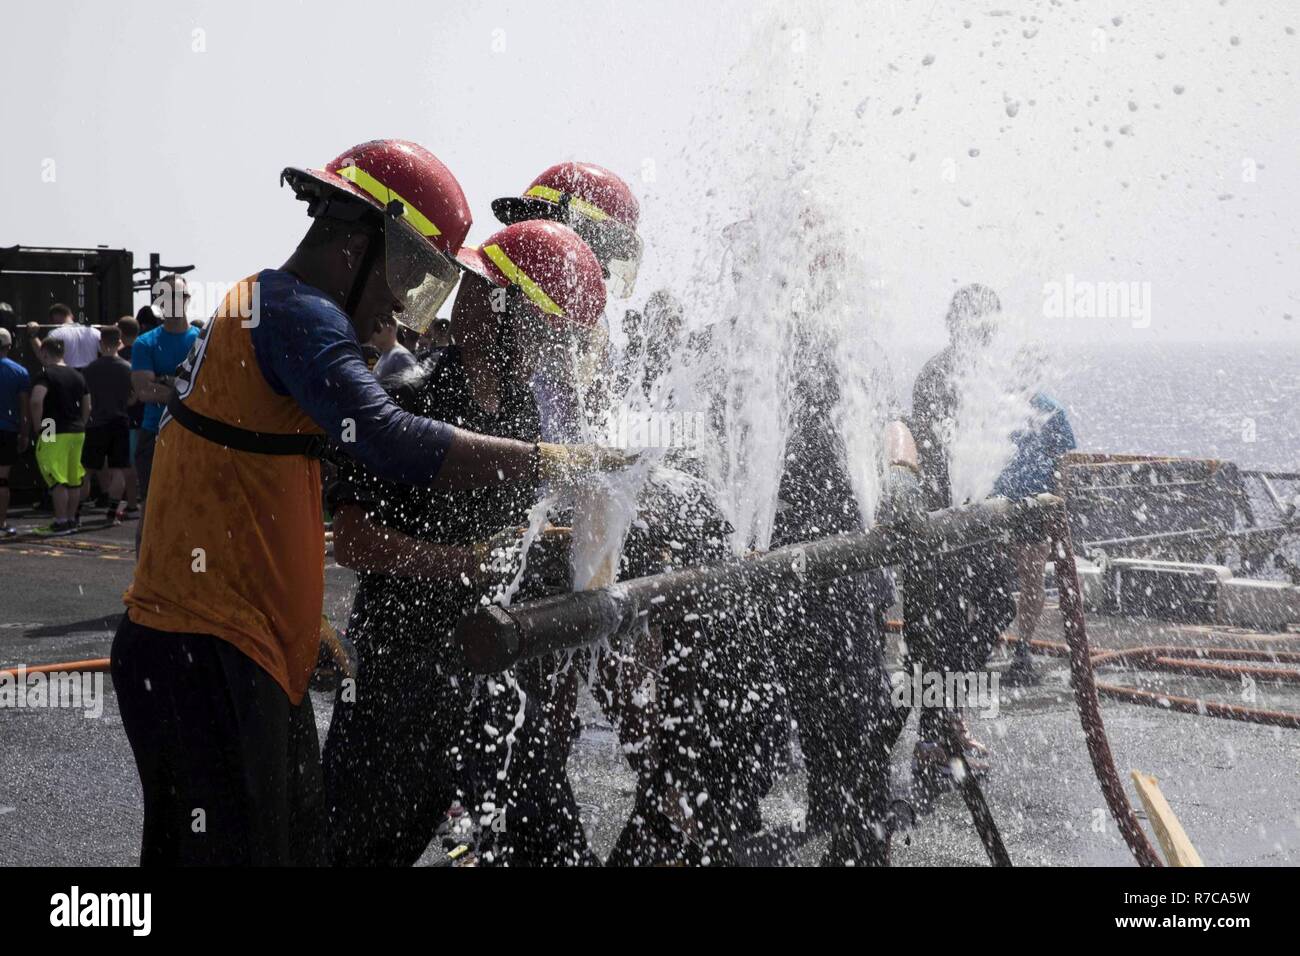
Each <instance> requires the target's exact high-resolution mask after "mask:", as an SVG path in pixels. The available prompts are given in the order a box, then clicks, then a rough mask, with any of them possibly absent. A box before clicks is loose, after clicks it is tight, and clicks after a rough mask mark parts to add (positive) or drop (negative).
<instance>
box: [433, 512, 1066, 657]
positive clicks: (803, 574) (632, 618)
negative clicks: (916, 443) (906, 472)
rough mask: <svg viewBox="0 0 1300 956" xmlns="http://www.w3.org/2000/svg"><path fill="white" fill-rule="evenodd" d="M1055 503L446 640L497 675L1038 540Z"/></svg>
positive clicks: (847, 545)
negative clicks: (841, 583)
mask: <svg viewBox="0 0 1300 956" xmlns="http://www.w3.org/2000/svg"><path fill="white" fill-rule="evenodd" d="M1054 513H1060V514H1062V515H1063V514H1064V511H1063V509H1062V501H1061V499H1060V498H1057V497H1055V496H1053V495H1038V496H1037V497H1035V498H1025V499H1023V500H1020V501H1010V500H1007V499H1005V498H1001V499H990V500H988V501H983V502H980V503H978V504H973V505H963V506H961V507H957V508H946V509H944V510H942V511H935V512H931V513H930V514H929V515H927V516H926V517H924V518H920V519H917V520H915V521H911V522H906V523H904V524H902V525H897V526H889V527H881V528H874V529H872V530H871V531H865V532H860V533H857V534H845V535H836V536H833V537H829V538H822V539H821V540H818V541H811V542H807V543H803V544H797V545H791V546H789V547H785V548H778V549H777V550H775V551H770V552H768V553H767V554H764V555H761V556H759V557H756V558H751V559H746V560H739V559H737V560H734V561H729V562H724V563H721V564H713V565H705V566H702V567H697V568H688V569H686V570H682V571H670V572H668V573H665V574H656V575H651V576H649V577H644V578H635V579H633V580H630V581H622V582H619V583H617V584H613V585H610V586H609V587H605V588H598V589H595V590H590V591H579V592H575V593H571V594H560V595H555V596H553V597H547V598H542V599H540V600H536V601H528V602H526V603H523V604H516V605H513V606H511V607H500V606H497V605H493V606H491V607H489V608H485V609H482V610H480V611H478V612H476V613H474V614H472V615H470V616H468V617H466V618H463V619H462V620H461V622H460V623H459V624H458V625H457V627H456V630H455V633H454V635H453V640H454V641H455V642H456V643H457V644H458V645H459V646H460V648H461V650H462V653H463V654H464V658H465V661H466V664H467V665H468V667H469V668H470V670H472V671H473V672H474V673H477V674H494V673H499V672H500V671H502V670H505V669H507V668H509V667H512V666H513V665H514V664H516V663H518V662H520V661H524V660H528V659H530V658H534V657H540V656H542V655H544V654H548V653H553V652H556V651H564V650H570V649H574V648H580V647H586V646H588V645H590V644H594V643H596V642H598V641H601V640H604V639H606V638H608V637H611V636H612V635H614V634H616V633H618V632H619V631H620V630H622V629H624V628H626V627H629V626H631V625H632V624H634V623H637V622H638V621H641V620H644V621H645V623H647V624H662V623H667V622H671V621H681V620H693V619H694V618H695V617H700V618H705V617H709V616H713V615H726V614H728V613H729V612H730V610H731V609H733V608H734V607H736V606H737V605H738V604H740V603H742V602H749V601H755V600H759V601H761V600H763V599H765V598H772V597H776V596H779V595H781V594H782V593H784V592H787V591H789V590H792V589H793V590H799V591H803V590H806V589H808V588H811V587H816V586H817V585H821V584H826V583H828V582H831V581H834V580H836V579H838V578H843V577H849V576H851V575H855V574H861V573H863V572H866V571H869V570H872V569H874V568H880V567H885V566H887V565H891V564H897V563H900V562H901V561H903V560H905V559H907V558H909V557H911V556H912V555H913V554H915V553H916V552H918V551H929V552H934V551H944V550H952V549H955V548H959V547H964V546H969V545H972V544H975V543H978V542H979V541H982V540H987V539H988V538H990V537H994V536H997V535H1002V534H1012V533H1014V534H1015V535H1016V536H1017V537H1019V536H1023V537H1024V538H1025V540H1042V539H1043V538H1045V537H1046V536H1047V532H1046V528H1047V522H1048V518H1049V516H1050V515H1051V514H1054Z"/></svg>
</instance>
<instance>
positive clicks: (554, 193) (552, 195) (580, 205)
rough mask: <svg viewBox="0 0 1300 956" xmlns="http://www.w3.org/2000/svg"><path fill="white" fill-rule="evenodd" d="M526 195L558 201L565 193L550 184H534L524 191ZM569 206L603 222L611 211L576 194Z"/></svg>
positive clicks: (570, 200) (572, 196)
mask: <svg viewBox="0 0 1300 956" xmlns="http://www.w3.org/2000/svg"><path fill="white" fill-rule="evenodd" d="M524 195H525V196H536V197H537V198H538V199H545V200H546V201H547V202H554V203H558V202H559V201H560V199H561V198H562V197H563V195H564V193H562V192H560V191H559V190H558V189H552V188H551V187H550V186H534V187H533V188H532V189H530V190H528V192H526V193H524ZM569 208H570V209H576V210H577V211H578V212H580V213H582V214H583V215H584V216H586V217H587V218H588V219H594V220H596V222H602V221H603V220H606V219H608V218H609V213H607V212H605V210H603V209H601V208H600V207H599V206H596V205H593V204H592V203H589V202H587V200H585V199H579V198H578V197H577V196H574V195H570V196H569Z"/></svg>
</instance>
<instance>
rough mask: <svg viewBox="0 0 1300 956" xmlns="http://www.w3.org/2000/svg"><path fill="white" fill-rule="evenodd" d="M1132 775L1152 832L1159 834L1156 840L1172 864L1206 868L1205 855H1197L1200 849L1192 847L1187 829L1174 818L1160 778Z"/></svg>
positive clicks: (1137, 771)
mask: <svg viewBox="0 0 1300 956" xmlns="http://www.w3.org/2000/svg"><path fill="white" fill-rule="evenodd" d="M1132 774H1133V783H1134V784H1135V785H1136V786H1137V792H1138V796H1139V797H1141V798H1142V805H1143V806H1144V807H1146V810H1147V819H1148V820H1150V821H1151V828H1152V829H1153V830H1155V831H1156V839H1157V840H1158V841H1160V848H1161V849H1162V850H1164V853H1165V860H1166V861H1167V862H1168V864H1169V865H1170V866H1205V864H1204V863H1202V862H1201V855H1200V854H1199V853H1197V852H1196V847H1194V846H1192V841H1191V840H1189V839H1188V837H1187V832H1186V831H1185V830H1184V829H1183V825H1182V824H1181V823H1179V822H1178V817H1176V816H1174V811H1173V808H1172V807H1170V806H1169V801H1168V800H1166V799H1165V795H1164V794H1163V793H1161V792H1160V786H1159V784H1158V783H1157V782H1156V778H1155V777H1152V776H1151V775H1149V774H1145V773H1142V772H1141V771H1140V770H1134V771H1132Z"/></svg>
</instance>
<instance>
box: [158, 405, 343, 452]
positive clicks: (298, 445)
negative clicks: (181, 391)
mask: <svg viewBox="0 0 1300 956" xmlns="http://www.w3.org/2000/svg"><path fill="white" fill-rule="evenodd" d="M167 413H168V414H169V415H171V417H172V418H174V419H176V421H177V422H178V423H179V424H181V425H183V426H184V427H185V428H186V429H188V430H189V431H192V432H194V434H196V435H198V436H199V437H200V438H206V439H207V440H208V441H210V442H215V443H216V444H218V445H222V446H224V447H226V448H233V449H234V450H235V451H246V452H252V453H253V454H255V455H305V456H306V457H308V458H320V457H321V456H322V455H323V454H324V453H325V449H326V447H327V445H328V443H329V439H328V438H326V436H324V435H283V434H276V433H274V432H255V431H252V430H250V429H247V428H240V427H239V426H238V425H231V424H229V423H228V422H223V421H218V420H217V419H215V418H209V417H208V416H207V415H203V414H201V413H199V412H196V411H195V410H194V409H192V408H190V407H189V406H188V405H186V404H185V403H184V402H182V401H181V400H180V397H179V396H177V395H176V394H174V393H173V395H172V397H171V400H170V401H168V402H167Z"/></svg>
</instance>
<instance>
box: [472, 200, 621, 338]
mask: <svg viewBox="0 0 1300 956" xmlns="http://www.w3.org/2000/svg"><path fill="white" fill-rule="evenodd" d="M460 258H461V261H462V262H463V263H465V264H466V265H467V266H468V267H469V268H470V269H471V270H472V271H473V272H476V273H477V274H479V275H481V276H483V278H485V279H487V280H488V281H489V282H491V283H492V284H494V285H496V286H499V287H503V288H505V287H513V288H515V289H517V290H518V293H519V294H521V295H522V296H523V297H524V298H525V299H526V300H527V301H528V302H529V303H530V304H531V305H532V306H533V307H534V308H536V309H537V310H538V311H540V312H541V313H542V314H543V315H545V316H546V317H547V319H548V320H549V321H550V323H551V325H552V326H553V327H555V328H558V329H565V328H575V329H577V330H587V329H590V328H592V327H593V326H595V325H596V324H597V323H598V322H599V321H600V317H601V315H602V314H603V313H604V311H605V280H604V278H603V277H602V276H601V270H600V262H599V261H597V259H596V254H595V253H594V252H592V250H591V247H590V246H588V245H587V243H586V242H584V241H583V240H582V238H581V237H580V236H579V235H578V234H577V233H576V232H574V231H573V230H572V229H570V228H569V227H568V226H565V225H562V224H560V223H558V222H549V221H546V220H539V219H532V220H526V221H524V222H517V223H513V224H512V225H509V226H506V227H505V228H504V229H501V230H499V231H497V232H495V233H493V234H492V235H491V236H489V237H488V238H487V240H486V241H485V242H484V243H483V244H482V245H481V246H479V248H478V249H474V248H472V247H470V246H465V247H464V248H463V249H462V250H461V256H460Z"/></svg>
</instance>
